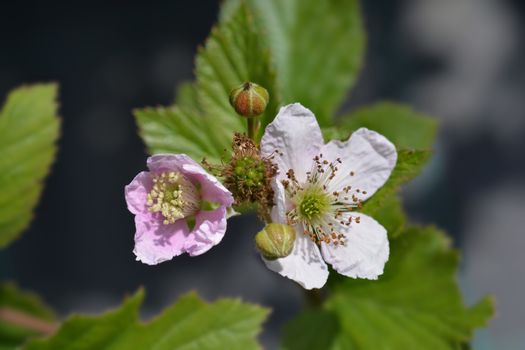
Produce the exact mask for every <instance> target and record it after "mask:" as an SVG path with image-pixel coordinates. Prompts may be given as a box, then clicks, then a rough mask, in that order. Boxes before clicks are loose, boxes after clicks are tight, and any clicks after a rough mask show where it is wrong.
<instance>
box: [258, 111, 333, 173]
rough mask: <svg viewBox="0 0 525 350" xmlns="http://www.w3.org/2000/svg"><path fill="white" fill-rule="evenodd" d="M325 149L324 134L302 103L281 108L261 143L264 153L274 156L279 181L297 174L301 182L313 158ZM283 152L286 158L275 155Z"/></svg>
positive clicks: (267, 128)
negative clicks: (290, 170) (290, 171)
mask: <svg viewBox="0 0 525 350" xmlns="http://www.w3.org/2000/svg"><path fill="white" fill-rule="evenodd" d="M322 146H323V135H322V134H321V129H320V128H319V124H317V120H316V119H315V116H314V114H313V113H312V112H311V111H310V110H309V109H307V108H305V107H303V106H302V105H301V104H299V103H294V104H291V105H288V106H285V107H282V108H281V109H280V111H279V114H277V117H275V119H274V120H273V122H271V123H270V124H268V126H267V127H266V130H265V132H264V135H263V137H262V140H261V153H262V154H263V155H265V156H269V155H271V154H274V156H275V158H274V161H275V163H276V164H277V166H278V168H279V175H278V178H283V177H284V176H286V172H287V171H288V170H289V169H293V170H294V171H295V174H296V177H297V179H298V180H299V181H302V180H304V179H305V178H306V172H307V171H309V170H310V167H311V165H312V158H313V157H314V156H315V155H316V154H318V153H319V149H320V148H321V147H322ZM276 151H278V152H282V153H283V155H282V156H281V155H280V154H278V153H276Z"/></svg>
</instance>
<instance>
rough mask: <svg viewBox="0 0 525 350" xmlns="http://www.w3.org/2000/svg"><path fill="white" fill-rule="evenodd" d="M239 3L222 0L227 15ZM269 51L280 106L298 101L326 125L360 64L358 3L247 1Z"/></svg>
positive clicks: (362, 41)
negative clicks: (275, 71) (281, 103)
mask: <svg viewBox="0 0 525 350" xmlns="http://www.w3.org/2000/svg"><path fill="white" fill-rule="evenodd" d="M238 2H242V1H240V0H229V1H226V2H225V4H224V6H223V12H222V13H221V17H222V18H223V19H224V20H226V19H228V18H230V17H231V13H232V8H235V4H236V3H238ZM246 3H248V4H249V6H250V7H251V8H252V12H253V13H254V14H255V16H256V19H257V24H258V26H259V28H260V30H259V32H260V33H261V35H264V37H265V39H266V40H267V41H268V45H269V46H270V48H271V50H272V58H273V60H274V62H275V65H276V68H277V74H278V75H277V76H278V79H279V87H280V92H281V94H282V98H283V104H288V103H293V102H300V103H302V104H303V105H305V106H306V107H308V108H310V109H311V110H312V111H313V112H314V114H315V115H316V117H317V119H318V120H319V123H320V125H321V126H328V125H329V124H330V121H331V118H332V117H333V115H334V114H335V112H336V110H337V108H338V107H339V105H340V103H341V102H342V100H343V99H344V98H345V97H346V94H347V93H348V90H349V89H350V88H351V87H352V85H353V84H354V83H355V81H356V78H357V75H358V73H359V70H360V68H361V65H362V61H363V56H364V48H365V34H364V29H363V23H362V19H361V13H360V8H359V2H358V1H357V0H346V1H337V0H325V1H316V0H287V1H282V0H247V1H246Z"/></svg>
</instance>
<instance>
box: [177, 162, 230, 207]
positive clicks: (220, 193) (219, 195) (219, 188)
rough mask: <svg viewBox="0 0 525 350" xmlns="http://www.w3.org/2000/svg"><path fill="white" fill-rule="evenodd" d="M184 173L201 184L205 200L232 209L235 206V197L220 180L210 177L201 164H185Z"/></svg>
mask: <svg viewBox="0 0 525 350" xmlns="http://www.w3.org/2000/svg"><path fill="white" fill-rule="evenodd" d="M183 172H184V173H185V174H186V175H187V176H188V178H190V179H194V180H197V181H198V182H199V183H200V184H201V196H202V199H203V200H206V201H210V202H215V203H220V204H222V205H223V206H226V207H230V206H231V205H232V204H233V196H232V194H231V192H230V191H228V190H227V189H226V187H224V186H223V185H222V184H221V183H220V181H219V180H217V178H216V177H215V176H213V175H210V174H208V173H207V172H206V170H204V169H203V168H202V167H201V166H200V165H199V164H197V163H195V164H184V165H183Z"/></svg>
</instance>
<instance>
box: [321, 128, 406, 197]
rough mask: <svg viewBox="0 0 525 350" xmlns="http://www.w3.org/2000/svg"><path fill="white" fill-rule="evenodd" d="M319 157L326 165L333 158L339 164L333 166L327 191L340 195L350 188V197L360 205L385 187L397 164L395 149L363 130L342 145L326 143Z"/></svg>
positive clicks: (380, 138) (373, 134)
mask: <svg viewBox="0 0 525 350" xmlns="http://www.w3.org/2000/svg"><path fill="white" fill-rule="evenodd" d="M321 153H323V155H324V156H325V158H326V159H328V160H330V161H335V160H336V159H337V158H340V159H341V161H342V164H337V167H338V171H337V173H336V176H335V178H334V179H332V181H331V182H330V184H329V187H328V189H329V190H330V191H341V189H342V188H344V187H346V186H351V187H352V191H351V193H350V195H352V194H355V195H356V196H357V197H358V198H359V199H361V200H363V201H364V200H366V199H368V198H369V197H370V196H371V195H372V194H374V193H375V192H376V191H377V190H378V189H379V188H380V187H381V186H383V185H384V184H385V182H386V180H388V177H389V176H390V174H391V173H392V170H393V169H394V167H395V165H396V162H397V152H396V147H395V146H394V145H393V144H392V142H390V141H388V140H387V139H386V138H385V137H384V136H383V135H381V134H378V133H377V132H375V131H372V130H368V129H365V128H361V129H359V130H357V131H355V132H354V133H353V134H352V135H351V136H350V138H349V139H348V141H346V142H341V141H330V142H329V143H327V144H326V145H324V147H323V148H322V150H321ZM351 174H353V175H351ZM356 190H359V192H356ZM363 191H364V192H365V194H363Z"/></svg>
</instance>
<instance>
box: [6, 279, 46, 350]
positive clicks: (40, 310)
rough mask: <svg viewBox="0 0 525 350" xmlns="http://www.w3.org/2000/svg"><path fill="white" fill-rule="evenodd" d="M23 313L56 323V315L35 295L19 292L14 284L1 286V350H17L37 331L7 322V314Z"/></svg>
mask: <svg viewBox="0 0 525 350" xmlns="http://www.w3.org/2000/svg"><path fill="white" fill-rule="evenodd" d="M12 312H16V313H23V314H24V315H27V316H30V317H34V318H35V319H38V320H42V321H54V319H55V315H54V313H53V312H52V311H51V309H49V308H48V307H47V306H46V305H44V303H43V302H42V300H40V298H39V297H38V296H37V295H36V294H33V293H29V292H25V291H21V290H19V289H18V288H17V287H16V286H15V285H14V284H12V283H2V284H0V349H15V348H17V347H18V346H19V345H21V344H23V343H24V342H25V341H26V339H28V338H29V337H31V336H35V335H38V333H37V332H36V331H35V330H32V329H29V328H27V327H22V326H20V325H16V324H13V323H12V322H7V321H6V320H5V317H2V315H3V316H5V314H6V313H12Z"/></svg>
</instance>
